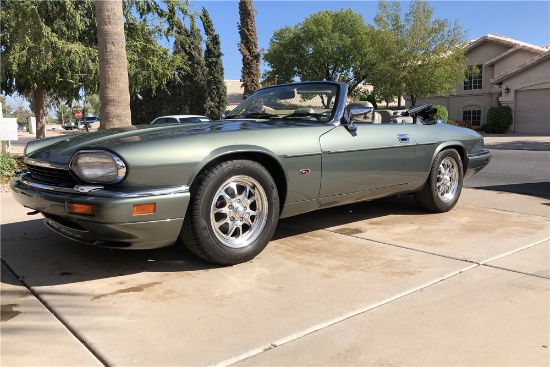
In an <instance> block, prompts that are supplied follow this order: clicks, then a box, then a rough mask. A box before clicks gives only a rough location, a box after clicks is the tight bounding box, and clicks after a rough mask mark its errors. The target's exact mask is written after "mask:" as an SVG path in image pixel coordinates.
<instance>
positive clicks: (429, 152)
mask: <svg viewBox="0 0 550 367" xmlns="http://www.w3.org/2000/svg"><path fill="white" fill-rule="evenodd" d="M447 149H455V150H456V151H457V152H458V154H459V155H460V158H461V159H462V164H463V166H464V172H466V168H467V166H468V156H467V153H466V148H465V147H464V145H463V144H462V143H461V142H459V141H446V142H442V143H438V144H434V145H431V144H427V145H420V146H418V147H417V158H416V167H415V171H416V173H417V174H418V175H419V177H421V178H422V179H423V180H425V179H427V178H428V175H429V174H430V170H431V168H432V164H433V162H434V160H435V157H436V156H437V155H438V154H439V153H440V152H441V151H443V150H447ZM426 156H430V159H429V160H428V159H427V157H426Z"/></svg>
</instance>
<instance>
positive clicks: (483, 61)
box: [417, 34, 550, 135]
mask: <svg viewBox="0 0 550 367" xmlns="http://www.w3.org/2000/svg"><path fill="white" fill-rule="evenodd" d="M466 47H467V51H466V58H467V63H468V65H476V66H477V67H478V69H479V70H480V73H479V74H477V75H468V76H467V77H466V80H465V81H464V83H463V84H460V85H457V88H456V95H451V96H433V97H429V98H419V99H418V100H417V103H419V104H420V103H427V104H440V105H443V106H445V107H447V109H448V110H449V119H452V120H458V121H471V122H472V124H473V125H474V126H476V127H481V126H482V125H483V124H484V123H485V122H486V117H487V111H488V110H489V108H490V107H492V106H496V105H497V104H498V103H499V102H500V103H501V104H502V105H506V106H510V107H511V108H512V111H513V115H514V124H513V125H512V127H511V129H512V131H514V132H521V133H536V134H548V135H550V48H549V47H540V46H535V45H531V44H528V43H524V42H521V41H517V40H513V39H511V38H508V37H503V36H499V35H495V34H487V35H485V36H483V37H480V38H478V39H475V40H473V41H471V42H469V43H468V44H467V46H466Z"/></svg>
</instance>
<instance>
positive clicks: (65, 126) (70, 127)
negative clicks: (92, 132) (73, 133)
mask: <svg viewBox="0 0 550 367" xmlns="http://www.w3.org/2000/svg"><path fill="white" fill-rule="evenodd" d="M62 127H63V129H65V130H74V129H77V125H76V122H75V121H65V122H64V123H63V125H62Z"/></svg>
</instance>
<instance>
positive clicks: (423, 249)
mask: <svg viewBox="0 0 550 367" xmlns="http://www.w3.org/2000/svg"><path fill="white" fill-rule="evenodd" d="M0 200H1V204H2V212H1V222H2V261H3V265H2V271H3V274H2V284H1V291H2V323H1V333H2V340H1V347H2V349H1V350H2V356H1V357H2V365H6V366H8V365H9V366H15V365H101V364H106V365H127V366H166V365H178V366H182V365H185V366H202V365H222V366H228V365H249V366H259V365H264V366H267V365H270V366H283V365H288V366H289V365H293V366H305V365H449V366H453V365H478V366H494V365H515V366H527V365H529V366H548V365H549V363H550V359H549V350H548V347H549V346H550V345H549V344H550V335H549V325H550V315H549V309H548V301H549V299H550V269H549V263H550V259H549V254H550V241H549V237H550V222H549V221H550V200H546V199H541V198H536V197H525V196H521V195H515V194H507V193H501V192H493V191H484V190H475V189H467V188H466V189H464V190H463V194H462V197H461V199H460V201H459V204H458V205H457V206H456V207H455V208H454V209H453V210H452V211H451V212H449V213H445V214H435V215H434V214H427V213H425V212H422V211H420V210H419V209H418V208H417V207H416V205H415V204H414V203H413V201H412V200H411V198H410V197H407V196H405V197H401V198H391V199H383V200H377V201H373V202H368V203H362V204H354V205H349V206H344V207H339V208H333V209H327V210H322V211H319V212H315V213H310V214H306V215H301V216H297V217H293V218H288V219H285V220H281V222H280V223H279V226H278V229H277V231H276V233H275V237H274V239H273V240H272V241H271V243H270V244H269V245H268V247H267V248H266V250H265V251H264V252H263V253H262V254H260V256H258V257H257V258H256V259H254V260H253V261H251V262H248V263H245V264H240V265H237V266H232V267H222V268H220V267H215V266H212V265H211V264H207V263H205V262H202V261H200V260H197V259H196V258H195V257H193V256H192V255H190V254H189V253H187V251H186V250H184V249H182V248H181V246H180V247H178V246H172V247H168V248H165V249H159V250H151V251H141V252H135V251H134V252H131V251H113V250H106V249H100V248H93V247H88V246H84V245H78V244H74V243H72V242H71V241H69V240H66V239H64V238H62V237H59V236H58V235H56V234H54V233H52V232H51V231H49V230H48V229H47V228H45V226H44V225H43V223H42V220H41V219H40V218H38V216H30V217H29V216H27V215H26V213H27V210H26V209H25V208H22V207H20V206H18V205H17V204H16V203H15V202H14V200H13V198H12V196H11V195H9V194H1V195H0ZM6 265H7V266H8V267H9V269H7V268H6ZM8 270H10V271H8ZM28 289H31V290H32V292H33V293H30V292H29V291H28Z"/></svg>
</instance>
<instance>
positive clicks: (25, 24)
mask: <svg viewBox="0 0 550 367" xmlns="http://www.w3.org/2000/svg"><path fill="white" fill-rule="evenodd" d="M162 4H164V5H163V6H162ZM187 6H188V2H187V0H164V1H162V2H160V1H141V0H125V1H124V3H123V10H124V19H125V20H126V22H125V23H124V25H125V31H126V41H127V43H126V46H127V52H128V54H127V56H128V60H129V62H130V65H129V74H130V75H129V77H130V91H131V93H134V94H135V93H137V92H138V91H139V89H140V88H142V87H148V86H154V87H155V88H156V87H157V86H158V85H159V84H161V85H162V84H165V83H166V82H167V81H168V80H170V78H171V75H172V71H173V70H174V65H175V64H176V62H177V60H178V59H177V58H174V57H172V56H171V55H170V54H169V50H168V49H167V48H165V47H162V46H160V45H158V43H157V42H156V40H157V39H158V38H160V37H161V36H169V35H171V34H172V33H173V30H174V27H175V23H176V21H177V19H178V17H179V16H180V15H181V14H183V16H186V15H187ZM0 18H1V19H2V21H1V22H0V37H1V38H0V52H1V54H2V62H1V63H0V69H1V87H2V91H3V92H5V93H6V94H8V95H15V94H21V95H29V94H33V95H34V103H35V106H34V108H33V109H34V110H35V111H38V112H37V115H36V117H37V133H36V136H37V138H42V137H44V136H45V131H46V129H45V120H44V117H45V116H44V114H43V113H42V112H40V111H43V110H44V109H43V102H42V100H43V97H44V96H45V93H50V94H53V95H56V96H57V97H59V98H62V99H63V100H65V101H67V104H68V105H70V104H71V103H72V100H73V99H79V96H80V93H81V92H82V91H83V92H84V93H85V94H86V95H90V94H93V93H97V92H98V91H99V76H98V74H99V68H98V40H97V26H96V18H95V7H94V2H93V0H81V1H71V0H59V1H32V0H24V1H21V0H2V4H1V7H0ZM102 121H103V118H102Z"/></svg>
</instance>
